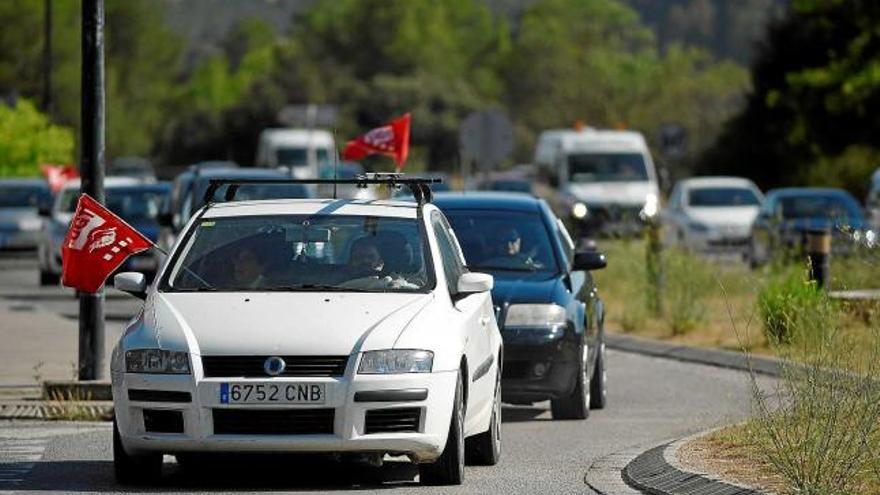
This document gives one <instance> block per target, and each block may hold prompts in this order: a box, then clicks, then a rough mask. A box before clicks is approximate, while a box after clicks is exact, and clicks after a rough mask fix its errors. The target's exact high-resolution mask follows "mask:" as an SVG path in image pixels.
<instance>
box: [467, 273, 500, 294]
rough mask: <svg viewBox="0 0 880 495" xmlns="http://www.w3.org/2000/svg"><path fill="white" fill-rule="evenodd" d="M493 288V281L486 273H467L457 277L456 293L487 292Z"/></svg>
mask: <svg viewBox="0 0 880 495" xmlns="http://www.w3.org/2000/svg"><path fill="white" fill-rule="evenodd" d="M494 286H495V279H494V278H493V277H492V275H489V274H488V273H476V272H468V273H464V274H462V275H461V276H460V277H458V293H459V294H473V293H476V292H487V291H490V290H492V287H494Z"/></svg>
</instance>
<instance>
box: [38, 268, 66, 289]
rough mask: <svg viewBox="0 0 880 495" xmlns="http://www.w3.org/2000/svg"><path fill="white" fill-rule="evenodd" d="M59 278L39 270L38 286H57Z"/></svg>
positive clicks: (54, 274) (56, 275) (55, 274)
mask: <svg viewBox="0 0 880 495" xmlns="http://www.w3.org/2000/svg"><path fill="white" fill-rule="evenodd" d="M59 282H61V277H60V276H59V275H58V274H57V273H52V272H44V271H43V270H40V285H58V283H59Z"/></svg>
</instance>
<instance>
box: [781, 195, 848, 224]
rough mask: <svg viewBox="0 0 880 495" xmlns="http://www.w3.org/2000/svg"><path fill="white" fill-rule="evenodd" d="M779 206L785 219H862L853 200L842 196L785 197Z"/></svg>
mask: <svg viewBox="0 0 880 495" xmlns="http://www.w3.org/2000/svg"><path fill="white" fill-rule="evenodd" d="M779 205H780V207H781V211H782V217H783V218H785V219H797V218H827V219H840V220H846V219H857V220H861V218H862V215H861V212H860V211H859V206H858V204H857V203H856V202H855V200H851V199H849V198H847V197H846V196H842V195H831V194H825V195H820V194H816V195H803V196H786V197H783V198H780V200H779Z"/></svg>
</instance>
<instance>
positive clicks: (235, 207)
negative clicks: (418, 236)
mask: <svg viewBox="0 0 880 495" xmlns="http://www.w3.org/2000/svg"><path fill="white" fill-rule="evenodd" d="M257 215H354V216H375V217H393V218H416V216H417V215H418V207H417V205H416V204H415V203H414V202H412V201H395V200H351V199H329V198H323V199H261V200H253V201H230V202H225V203H215V204H213V205H211V207H210V208H208V209H207V210H206V211H205V213H204V215H203V218H222V217H239V216H257Z"/></svg>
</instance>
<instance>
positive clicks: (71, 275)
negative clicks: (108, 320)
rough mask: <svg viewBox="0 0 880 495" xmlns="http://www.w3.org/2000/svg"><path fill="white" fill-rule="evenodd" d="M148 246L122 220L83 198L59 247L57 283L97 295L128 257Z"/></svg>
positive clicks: (89, 197) (138, 234)
mask: <svg viewBox="0 0 880 495" xmlns="http://www.w3.org/2000/svg"><path fill="white" fill-rule="evenodd" d="M152 245H153V243H152V242H150V240H149V239H147V238H146V237H144V236H143V235H141V233H140V232H138V231H137V230H135V229H133V228H132V227H131V226H130V225H128V224H127V223H125V221H124V220H123V219H121V218H119V217H117V216H116V215H114V214H113V213H112V212H111V211H110V210H108V209H106V208H104V206H103V205H101V204H100V203H98V202H97V201H95V200H94V199H92V197H91V196H89V195H88V194H83V195H81V196H80V197H79V203H77V205H76V214H74V216H73V220H72V221H71V222H70V228H69V230H68V231H67V235H65V236H64V243H63V244H62V245H61V283H63V284H64V285H66V286H67V287H73V288H75V289H78V290H80V291H83V292H97V291H98V289H99V288H101V285H103V284H104V281H106V280H107V277H109V276H110V274H111V273H113V272H114V271H115V270H116V269H117V268H119V266H120V265H121V264H122V263H123V262H124V261H125V260H126V259H127V258H128V257H129V256H131V255H132V254H137V253H140V252H141V251H146V250H147V249H149V248H150V247H151V246H152Z"/></svg>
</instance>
